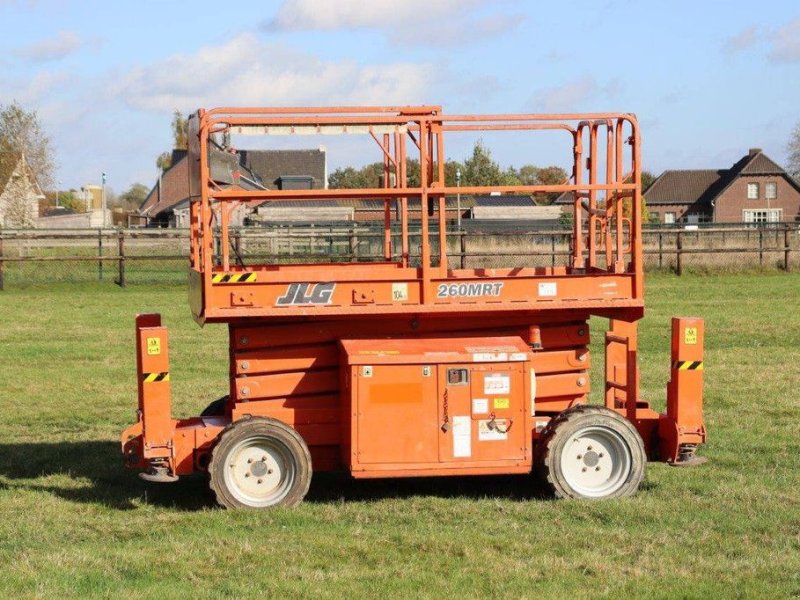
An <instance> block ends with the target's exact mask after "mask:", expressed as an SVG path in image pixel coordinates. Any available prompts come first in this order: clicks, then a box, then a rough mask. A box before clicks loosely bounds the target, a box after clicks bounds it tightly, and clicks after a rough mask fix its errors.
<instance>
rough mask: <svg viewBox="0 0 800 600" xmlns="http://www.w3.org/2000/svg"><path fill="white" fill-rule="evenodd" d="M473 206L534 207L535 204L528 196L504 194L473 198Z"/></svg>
mask: <svg viewBox="0 0 800 600" xmlns="http://www.w3.org/2000/svg"><path fill="white" fill-rule="evenodd" d="M475 206H481V207H484V206H498V207H499V206H503V207H520V206H536V202H534V201H533V198H531V197H530V196H514V195H512V194H504V195H499V196H497V195H496V196H475Z"/></svg>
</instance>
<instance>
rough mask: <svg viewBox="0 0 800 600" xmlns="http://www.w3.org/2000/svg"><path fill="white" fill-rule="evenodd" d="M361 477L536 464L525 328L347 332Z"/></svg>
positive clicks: (345, 384) (350, 437)
mask: <svg viewBox="0 0 800 600" xmlns="http://www.w3.org/2000/svg"><path fill="white" fill-rule="evenodd" d="M340 346H341V351H342V360H341V363H340V364H341V365H342V366H341V369H342V373H341V377H342V386H341V389H342V410H343V411H347V412H349V416H350V418H349V419H343V421H344V422H345V423H348V425H347V426H346V431H344V432H343V433H344V435H343V439H344V444H343V445H342V447H343V452H344V454H345V456H343V459H344V463H345V464H347V465H349V466H350V470H351V472H352V474H353V476H354V477H403V476H422V475H458V474H465V475H466V474H480V473H483V472H486V473H490V472H496V470H497V467H504V468H505V469H507V470H506V471H505V472H508V473H516V472H518V473H526V472H529V471H530V469H531V464H532V463H531V460H532V456H531V455H532V452H531V423H532V416H533V412H534V398H533V395H532V393H531V390H532V389H533V385H532V382H533V378H534V377H535V375H534V373H533V371H532V369H531V363H530V360H531V353H530V349H529V348H528V346H527V345H526V344H525V342H524V341H523V340H522V339H521V338H519V337H497V338H491V339H487V338H432V339H431V338H424V339H400V340H398V339H380V340H378V339H368V340H341V341H340Z"/></svg>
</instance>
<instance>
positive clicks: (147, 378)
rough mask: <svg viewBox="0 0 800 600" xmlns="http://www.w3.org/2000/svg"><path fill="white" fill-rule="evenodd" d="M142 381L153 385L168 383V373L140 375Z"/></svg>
mask: <svg viewBox="0 0 800 600" xmlns="http://www.w3.org/2000/svg"><path fill="white" fill-rule="evenodd" d="M142 381H144V382H145V383H155V382H156V381H169V371H166V372H164V373H142Z"/></svg>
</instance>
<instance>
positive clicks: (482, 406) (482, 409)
mask: <svg viewBox="0 0 800 600" xmlns="http://www.w3.org/2000/svg"><path fill="white" fill-rule="evenodd" d="M488 412H489V399H488V398H473V399H472V414H474V415H480V414H484V415H485V414H486V413H488Z"/></svg>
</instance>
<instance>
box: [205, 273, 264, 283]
mask: <svg viewBox="0 0 800 600" xmlns="http://www.w3.org/2000/svg"><path fill="white" fill-rule="evenodd" d="M257 279H258V275H257V274H256V273H215V274H214V275H212V276H211V282H212V283H255V282H256V280H257Z"/></svg>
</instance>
